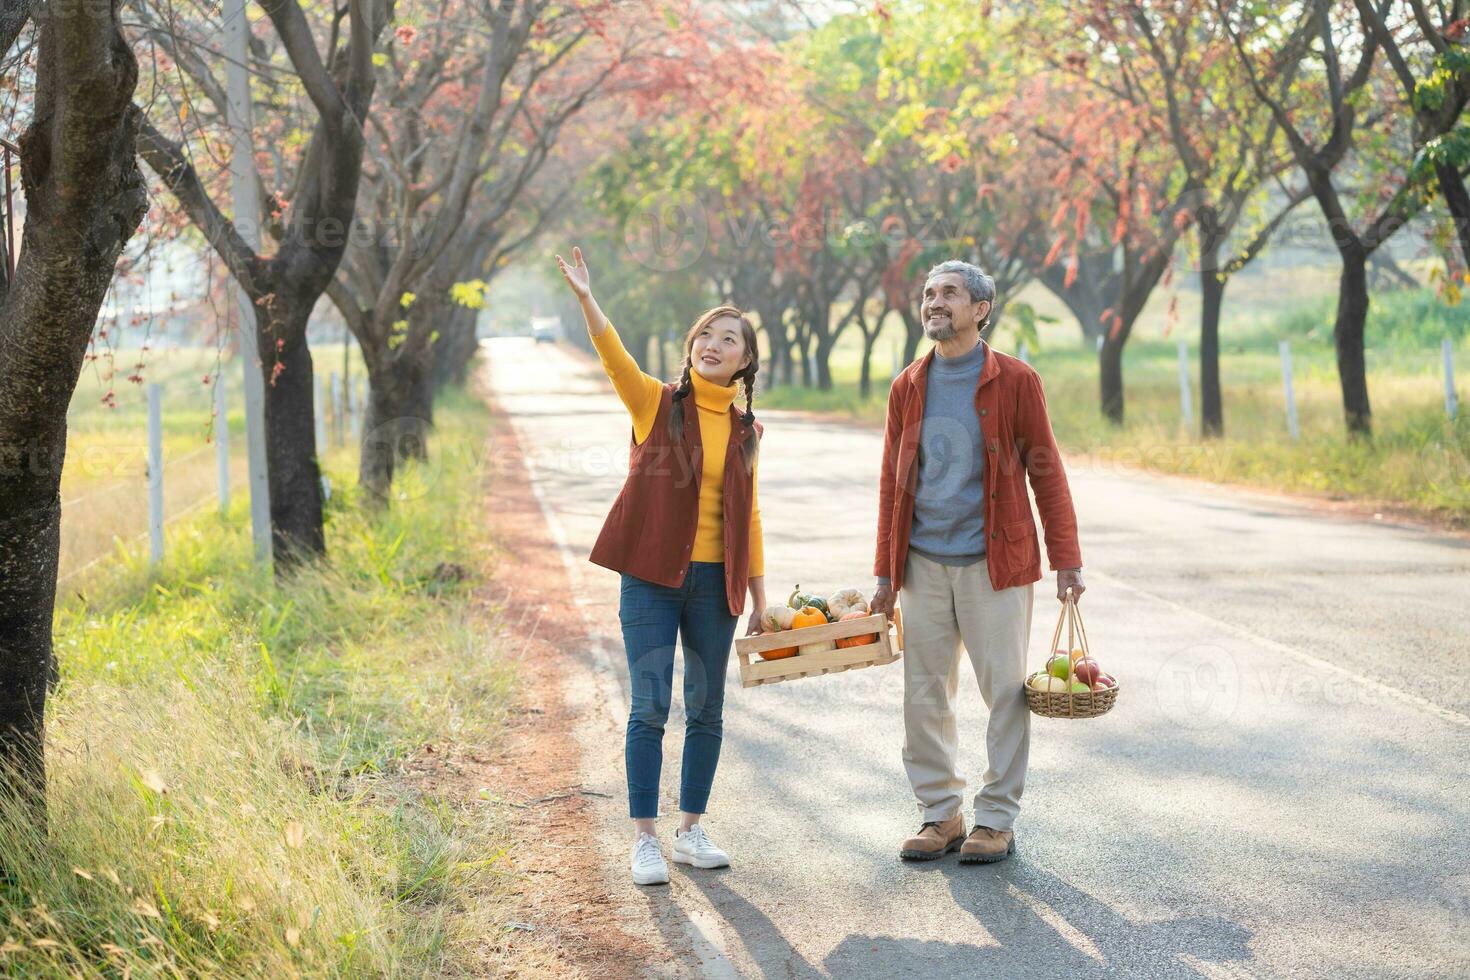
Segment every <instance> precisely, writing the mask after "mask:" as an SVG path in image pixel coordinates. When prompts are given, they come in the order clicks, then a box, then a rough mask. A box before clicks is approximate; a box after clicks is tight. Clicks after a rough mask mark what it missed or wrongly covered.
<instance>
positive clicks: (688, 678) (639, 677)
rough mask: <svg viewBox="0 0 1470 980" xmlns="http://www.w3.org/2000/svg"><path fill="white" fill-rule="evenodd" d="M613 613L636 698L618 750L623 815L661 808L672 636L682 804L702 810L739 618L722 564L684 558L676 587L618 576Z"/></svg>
mask: <svg viewBox="0 0 1470 980" xmlns="http://www.w3.org/2000/svg"><path fill="white" fill-rule="evenodd" d="M618 618H619V619H620V620H621V621H622V624H623V645H624V646H625V647H627V651H628V676H629V679H630V680H631V686H632V690H633V703H632V706H631V708H630V710H629V712H628V732H627V736H626V738H625V740H624V746H623V755H624V759H625V762H626V765H627V770H628V815H629V816H631V817H633V818H634V819H642V818H651V817H655V816H657V815H658V778H659V772H660V771H661V770H662V768H663V757H664V744H663V743H664V723H665V722H667V721H668V719H669V705H670V703H671V702H672V699H673V693H674V641H675V639H676V638H677V639H678V640H679V641H680V645H681V646H682V647H683V649H684V767H683V771H682V773H681V776H680V781H679V809H680V810H683V811H685V812H688V813H703V812H704V808H705V804H706V803H707V802H708V801H709V791H710V786H711V785H712V784H713V783H714V780H715V767H716V766H717V765H718V764H719V761H720V742H721V740H722V738H723V736H724V710H725V667H726V665H727V664H728V663H729V661H730V641H731V640H732V639H733V638H734V636H735V626H736V623H737V622H738V619H739V617H737V616H732V615H731V614H730V607H729V605H728V604H727V602H726V600H725V563H724V562H710V561H695V562H690V563H689V573H688V574H687V575H685V576H684V584H683V585H681V586H678V587H675V588H670V587H668V586H664V585H655V584H653V583H652V582H649V581H646V580H644V579H641V578H636V577H634V576H632V575H627V574H624V575H623V588H622V596H621V599H620V600H619V604H618Z"/></svg>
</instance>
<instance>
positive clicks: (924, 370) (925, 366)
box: [914, 338, 1000, 392]
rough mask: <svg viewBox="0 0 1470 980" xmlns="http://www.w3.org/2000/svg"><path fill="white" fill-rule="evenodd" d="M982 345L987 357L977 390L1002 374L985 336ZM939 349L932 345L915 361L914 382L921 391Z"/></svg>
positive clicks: (981, 370) (981, 367) (981, 341)
mask: <svg viewBox="0 0 1470 980" xmlns="http://www.w3.org/2000/svg"><path fill="white" fill-rule="evenodd" d="M980 346H981V347H982V348H983V349H984V351H985V353H984V354H982V355H981V356H982V357H984V358H985V362H984V363H983V364H981V366H980V379H979V380H978V381H977V382H976V383H975V389H976V390H977V391H978V390H979V389H980V388H982V387H984V386H985V384H986V382H988V381H990V379H991V378H994V377H995V376H996V375H998V374H1000V365H999V364H998V363H996V358H994V357H991V356H990V353H991V348H990V345H989V344H987V343H986V342H985V340H984V338H981V340H980ZM938 351H939V349H938V348H937V347H930V348H929V352H928V353H926V354H925V355H924V356H923V357H921V358H919V359H918V360H917V361H916V362H914V363H915V367H914V384H916V385H918V386H919V391H921V392H922V391H923V390H924V383H925V382H926V381H927V380H928V377H929V366H930V365H931V364H933V363H934V360H935V358H937V357H938V356H939V353H938Z"/></svg>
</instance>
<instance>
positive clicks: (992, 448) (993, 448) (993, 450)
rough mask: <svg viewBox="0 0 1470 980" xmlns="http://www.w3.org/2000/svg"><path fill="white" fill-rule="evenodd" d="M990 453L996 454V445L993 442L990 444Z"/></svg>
mask: <svg viewBox="0 0 1470 980" xmlns="http://www.w3.org/2000/svg"><path fill="white" fill-rule="evenodd" d="M990 451H991V452H995V443H993V442H992V443H991V444H990Z"/></svg>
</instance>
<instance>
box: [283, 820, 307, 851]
mask: <svg viewBox="0 0 1470 980" xmlns="http://www.w3.org/2000/svg"><path fill="white" fill-rule="evenodd" d="M305 840H306V828H305V827H303V826H302V825H301V821H300V820H290V821H287V822H286V846H287V847H300V846H301V845H302V843H303V842H305Z"/></svg>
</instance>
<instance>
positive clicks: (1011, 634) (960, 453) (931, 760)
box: [872, 261, 1084, 863]
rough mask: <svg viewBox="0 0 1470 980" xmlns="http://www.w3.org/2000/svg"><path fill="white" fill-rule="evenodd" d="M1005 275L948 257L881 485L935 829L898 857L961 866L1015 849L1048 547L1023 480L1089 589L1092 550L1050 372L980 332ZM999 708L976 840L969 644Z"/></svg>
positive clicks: (909, 746) (883, 562)
mask: <svg viewBox="0 0 1470 980" xmlns="http://www.w3.org/2000/svg"><path fill="white" fill-rule="evenodd" d="M994 304H995V282H994V281H993V280H992V279H991V278H990V277H989V276H987V275H985V273H983V272H982V271H981V270H980V269H979V268H978V267H976V266H974V265H971V264H970V263H968V262H960V261H949V262H943V263H941V264H939V265H937V266H935V267H934V268H933V269H932V270H930V272H929V276H928V279H927V281H926V282H925V284H924V296H923V301H922V306H921V307H920V318H921V320H922V321H923V324H924V334H925V336H927V337H928V338H929V339H931V340H933V341H934V349H933V350H931V351H929V353H928V354H926V355H925V356H924V357H922V358H920V359H919V360H917V361H915V362H914V363H913V364H910V365H909V366H908V367H907V368H906V369H904V371H903V373H902V374H900V375H899V376H898V377H897V378H895V379H894V382H893V389H892V390H891V391H890V392H889V395H888V427H887V431H886V433H885V435H884V439H883V470H882V483H881V485H880V487H879V491H878V495H879V506H878V548H877V552H878V553H877V559H876V561H875V562H874V566H873V573H874V574H875V575H877V576H878V588H877V591H876V593H875V594H874V596H873V602H872V608H873V611H874V612H887V613H892V611H893V604H894V599H895V598H896V597H901V599H902V604H903V612H904V637H905V644H904V672H903V673H904V747H903V761H904V768H905V769H906V770H907V772H908V777H909V783H910V784H911V785H912V786H913V790H914V795H915V796H916V797H917V798H918V801H919V810H920V811H921V813H922V814H923V826H921V827H920V828H919V832H918V833H917V834H915V835H914V836H913V837H910V838H909V839H908V840H906V841H904V842H903V845H902V847H901V848H900V849H899V854H900V855H901V856H903V857H904V858H909V859H913V860H932V859H934V858H938V857H941V856H943V855H945V854H948V853H949V852H950V851H953V850H955V849H956V848H958V849H959V852H960V858H959V859H960V861H962V862H966V863H971V862H989V861H999V860H1002V859H1004V858H1006V857H1008V856H1010V855H1011V854H1014V853H1015V850H1016V843H1015V831H1014V825H1015V820H1016V815H1017V813H1018V812H1019V811H1020V803H1021V789H1022V785H1023V783H1024V781H1025V776H1026V759H1027V754H1028V750H1029V747H1030V739H1031V715H1030V712H1029V711H1028V710H1027V708H1026V697H1025V692H1024V684H1025V679H1026V672H1027V671H1026V646H1027V641H1028V638H1029V636H1030V632H1031V600H1032V589H1033V583H1035V582H1036V581H1037V580H1039V579H1040V578H1041V561H1040V551H1039V548H1038V543H1037V537H1036V525H1035V523H1034V522H1033V521H1032V519H1031V504H1030V500H1029V499H1028V497H1027V494H1026V478H1027V477H1029V478H1030V481H1031V489H1032V491H1033V492H1034V493H1035V495H1036V507H1037V510H1038V511H1040V513H1041V524H1042V527H1043V529H1044V530H1045V533H1046V551H1047V557H1048V559H1049V560H1050V563H1051V567H1052V568H1053V569H1054V570H1056V571H1057V597H1058V598H1059V599H1060V598H1062V597H1063V596H1064V595H1065V594H1066V590H1067V589H1068V588H1071V589H1072V591H1073V594H1074V595H1078V596H1080V595H1081V594H1082V591H1083V588H1084V587H1083V584H1082V552H1081V550H1080V548H1079V547H1078V544H1077V518H1076V515H1075V513H1074V512H1073V510H1072V496H1071V493H1070V491H1069V490H1068V489H1067V476H1066V473H1065V472H1063V469H1062V462H1061V457H1060V455H1059V454H1058V452H1057V446H1056V440H1055V439H1054V438H1053V436H1052V431H1051V421H1050V420H1049V419H1048V418H1047V414H1046V400H1045V398H1044V397H1043V395H1042V390H1041V379H1040V377H1039V376H1038V375H1037V374H1036V372H1035V371H1033V370H1032V369H1031V367H1030V366H1029V365H1027V364H1026V363H1025V362H1024V361H1021V360H1019V359H1017V358H1014V357H1010V356H1009V355H1006V354H1002V353H1000V352H999V351H995V350H992V349H991V348H990V346H989V345H988V344H986V343H985V341H983V340H981V339H980V332H981V331H982V330H983V329H984V328H985V327H986V326H987V324H988V323H989V319H990V311H991V308H992V307H993V306H994ZM962 644H963V647H964V649H965V650H966V651H967V652H968V653H969V655H970V663H971V665H972V666H973V667H974V669H975V676H976V677H977V678H978V679H979V681H980V695H981V697H982V698H984V699H985V704H986V706H987V707H988V708H989V709H990V720H989V724H988V726H987V729H986V737H985V743H986V753H987V763H988V765H987V768H986V771H985V778H984V785H983V786H982V787H981V788H980V791H979V793H977V794H976V796H975V801H974V804H975V819H974V829H973V830H972V831H971V832H970V834H969V835H968V836H967V835H966V834H965V820H964V814H963V813H962V812H961V806H962V803H963V800H962V798H961V794H962V793H963V792H964V788H965V781H964V779H963V778H962V777H961V776H960V775H959V773H958V772H957V771H956V765H955V755H956V752H957V751H958V747H959V746H958V737H957V733H956V726H955V713H954V698H955V693H956V691H957V688H958V683H959V663H960V648H961V645H962Z"/></svg>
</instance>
